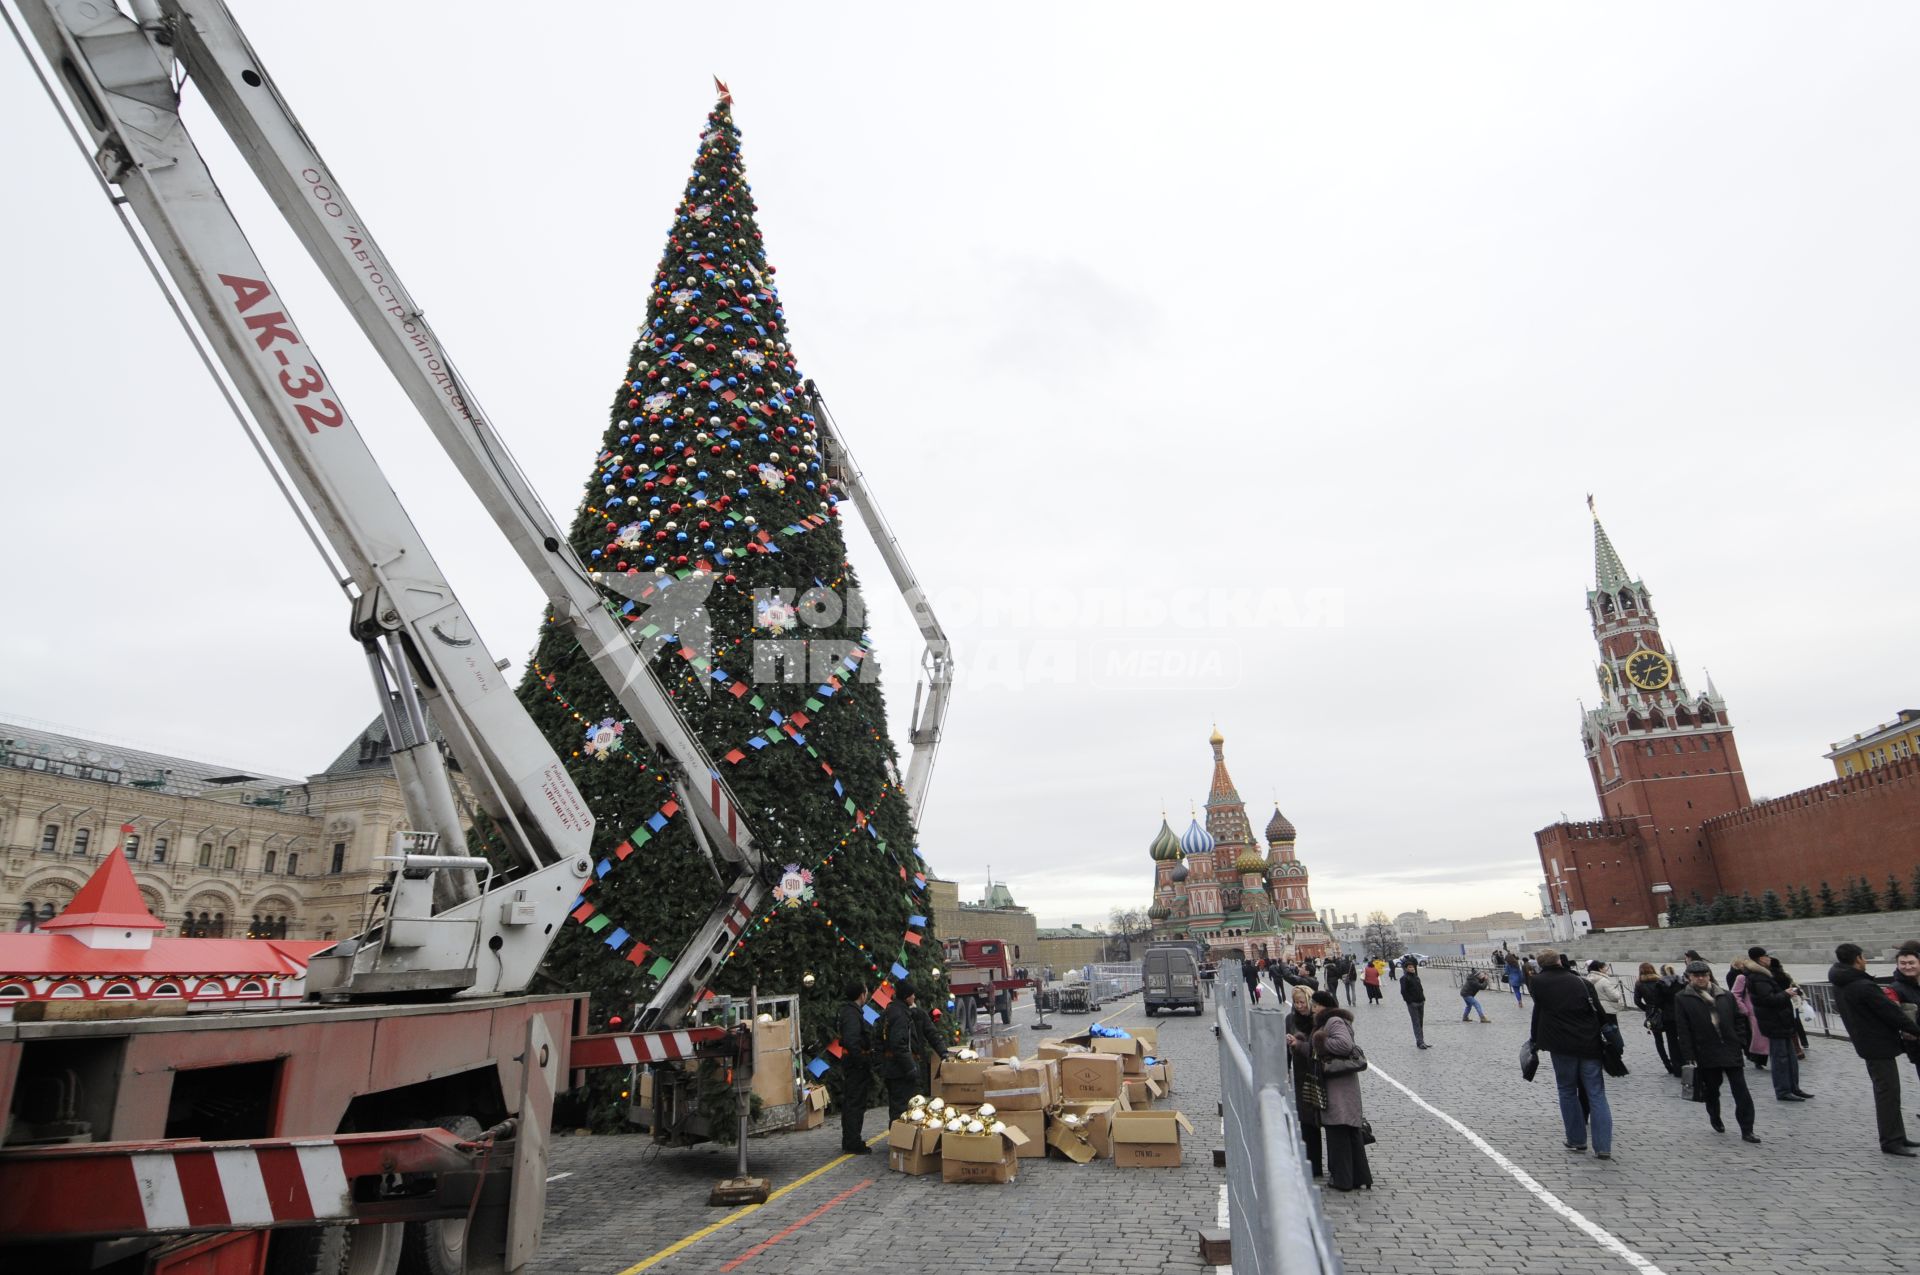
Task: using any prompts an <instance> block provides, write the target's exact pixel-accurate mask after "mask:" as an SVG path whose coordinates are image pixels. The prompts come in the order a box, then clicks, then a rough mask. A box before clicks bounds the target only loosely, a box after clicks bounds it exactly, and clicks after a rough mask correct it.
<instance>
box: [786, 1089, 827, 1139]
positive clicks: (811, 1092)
mask: <svg viewBox="0 0 1920 1275" xmlns="http://www.w3.org/2000/svg"><path fill="white" fill-rule="evenodd" d="M826 1122H827V1087H826V1086H825V1085H809V1086H807V1090H806V1092H805V1093H804V1094H802V1095H801V1097H800V1110H799V1113H798V1114H797V1115H795V1116H794V1118H793V1127H794V1128H795V1129H796V1130H804V1129H818V1128H819V1127H820V1126H821V1125H823V1124H825V1123H826Z"/></svg>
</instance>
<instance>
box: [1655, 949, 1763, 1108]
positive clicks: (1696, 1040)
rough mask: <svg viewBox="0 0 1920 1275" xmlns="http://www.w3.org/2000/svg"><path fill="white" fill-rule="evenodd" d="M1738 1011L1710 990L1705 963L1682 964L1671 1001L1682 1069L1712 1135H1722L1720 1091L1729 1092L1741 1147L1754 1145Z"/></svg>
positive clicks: (1727, 996) (1723, 992) (1727, 997)
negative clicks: (1683, 979)
mask: <svg viewBox="0 0 1920 1275" xmlns="http://www.w3.org/2000/svg"><path fill="white" fill-rule="evenodd" d="M1744 1031H1745V1028H1743V1027H1742V1026H1741V1019H1740V1006H1739V1005H1738V1004H1736V1003H1735V1002H1734V999H1733V993H1732V992H1729V991H1728V990H1727V989H1726V988H1724V987H1715V986H1714V983H1713V967H1712V966H1711V965H1708V964H1707V963H1706V962H1705V961H1689V962H1687V986H1686V987H1685V988H1683V989H1682V990H1681V991H1680V992H1679V993H1678V994H1676V995H1675V996H1674V998H1673V1034H1674V1039H1675V1041H1676V1048H1677V1049H1678V1051H1679V1053H1678V1055H1677V1056H1678V1058H1679V1059H1680V1063H1681V1065H1682V1066H1685V1065H1686V1064H1687V1063H1692V1064H1693V1085H1694V1093H1695V1094H1696V1095H1697V1096H1699V1097H1700V1098H1701V1099H1702V1100H1703V1101H1704V1102H1705V1103H1706V1104H1707V1119H1708V1120H1709V1121H1711V1122H1712V1124H1713V1131H1714V1132H1715V1133H1725V1132H1726V1131H1727V1126H1726V1123H1725V1122H1724V1121H1722V1120H1721V1119H1720V1085H1721V1082H1722V1081H1724V1082H1725V1083H1726V1085H1727V1087H1728V1088H1729V1089H1730V1090H1732V1091H1733V1118H1734V1120H1735V1122H1736V1123H1738V1124H1739V1126H1740V1137H1741V1140H1742V1141H1745V1142H1758V1141H1760V1139H1759V1138H1757V1137H1755V1136H1754V1132H1753V1095H1752V1093H1750V1092H1749V1091H1748V1089H1747V1073H1746V1070H1745V1068H1746V1059H1745V1057H1744V1056H1743V1055H1742V1052H1741V1051H1742V1050H1744V1049H1745V1048H1746V1037H1745V1036H1743V1035H1742V1032H1744Z"/></svg>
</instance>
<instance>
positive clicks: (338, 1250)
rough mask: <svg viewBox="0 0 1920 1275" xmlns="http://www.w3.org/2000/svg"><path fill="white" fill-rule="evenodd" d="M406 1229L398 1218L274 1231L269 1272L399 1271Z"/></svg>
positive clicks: (347, 1274) (383, 1274)
mask: <svg viewBox="0 0 1920 1275" xmlns="http://www.w3.org/2000/svg"><path fill="white" fill-rule="evenodd" d="M405 1229H406V1228H405V1227H404V1226H403V1225H401V1224H400V1223H397V1222H396V1223H392V1224H390V1225H386V1226H349V1225H347V1224H346V1223H345V1222H335V1223H332V1224H329V1225H326V1226H302V1227H296V1228H294V1229H291V1230H283V1231H275V1232H274V1233H273V1239H272V1241H271V1242H270V1244H269V1246H268V1248H267V1265H266V1275H396V1273H397V1272H398V1271H399V1269H400V1247H401V1233H402V1232H403V1231H404V1230H405Z"/></svg>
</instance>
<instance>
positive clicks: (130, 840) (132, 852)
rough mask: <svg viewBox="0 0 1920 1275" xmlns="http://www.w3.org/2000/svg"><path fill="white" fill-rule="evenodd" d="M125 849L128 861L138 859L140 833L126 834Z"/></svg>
mask: <svg viewBox="0 0 1920 1275" xmlns="http://www.w3.org/2000/svg"><path fill="white" fill-rule="evenodd" d="M126 851H127V861H128V862H132V861H133V860H135V859H138V858H139V857H140V834H139V833H137V832H129V833H128V834H127V840H126Z"/></svg>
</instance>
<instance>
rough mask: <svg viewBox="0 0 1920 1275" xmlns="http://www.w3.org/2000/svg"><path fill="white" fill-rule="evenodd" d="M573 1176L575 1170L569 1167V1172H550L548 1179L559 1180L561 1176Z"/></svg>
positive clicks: (550, 1180) (551, 1180)
mask: <svg viewBox="0 0 1920 1275" xmlns="http://www.w3.org/2000/svg"><path fill="white" fill-rule="evenodd" d="M572 1176H573V1171H572V1170H571V1169H569V1170H568V1171H567V1172H565V1173H553V1174H549V1175H548V1176H547V1181H549V1182H558V1181H559V1180H560V1179H561V1178H570V1177H572Z"/></svg>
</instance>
